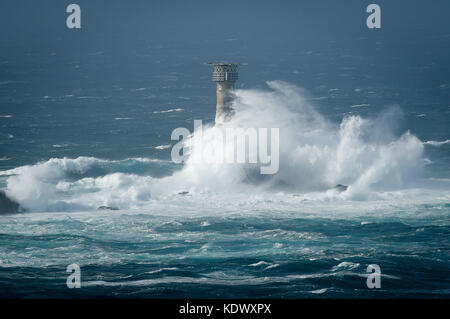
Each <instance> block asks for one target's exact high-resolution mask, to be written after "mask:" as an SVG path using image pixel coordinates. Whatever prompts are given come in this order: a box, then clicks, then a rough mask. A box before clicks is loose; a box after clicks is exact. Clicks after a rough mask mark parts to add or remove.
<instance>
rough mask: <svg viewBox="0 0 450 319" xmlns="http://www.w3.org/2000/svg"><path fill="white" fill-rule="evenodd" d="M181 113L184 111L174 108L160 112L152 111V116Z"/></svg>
mask: <svg viewBox="0 0 450 319" xmlns="http://www.w3.org/2000/svg"><path fill="white" fill-rule="evenodd" d="M182 111H184V109H181V108H176V109H169V110H162V111H153V114H160V113H172V112H182Z"/></svg>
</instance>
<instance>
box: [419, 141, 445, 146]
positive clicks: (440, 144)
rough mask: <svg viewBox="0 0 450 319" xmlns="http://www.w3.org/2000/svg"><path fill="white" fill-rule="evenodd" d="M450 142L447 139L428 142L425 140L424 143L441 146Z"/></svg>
mask: <svg viewBox="0 0 450 319" xmlns="http://www.w3.org/2000/svg"><path fill="white" fill-rule="evenodd" d="M449 143H450V140H445V141H427V142H424V143H423V144H425V145H431V146H436V147H440V146H442V145H445V144H449Z"/></svg>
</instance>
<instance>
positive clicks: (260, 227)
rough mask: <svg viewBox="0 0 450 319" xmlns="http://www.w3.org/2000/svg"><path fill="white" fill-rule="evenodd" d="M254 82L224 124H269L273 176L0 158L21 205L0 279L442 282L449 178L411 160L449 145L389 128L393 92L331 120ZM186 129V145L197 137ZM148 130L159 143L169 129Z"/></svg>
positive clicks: (92, 290) (336, 288)
mask: <svg viewBox="0 0 450 319" xmlns="http://www.w3.org/2000/svg"><path fill="white" fill-rule="evenodd" d="M267 86H268V88H267V89H265V90H261V89H260V90H251V89H250V90H243V89H240V90H237V91H236V99H235V102H234V109H235V111H236V113H235V116H234V117H233V118H232V119H231V120H230V121H229V122H227V123H225V124H224V128H225V127H239V128H250V127H251V128H259V127H264V128H272V127H276V128H279V130H280V144H279V145H280V149H279V171H278V173H276V174H273V175H261V174H260V173H259V166H257V165H254V164H225V163H220V164H204V163H203V164H199V163H196V162H195V161H192V160H190V159H188V160H187V161H186V162H185V163H184V164H176V163H173V162H172V161H171V160H170V158H167V159H157V158H140V157H132V158H124V159H114V160H112V159H105V158H96V157H89V156H79V157H75V158H49V159H48V160H44V161H41V162H38V163H35V164H30V165H24V166H18V167H15V168H11V169H6V170H3V171H0V182H1V185H2V190H3V191H4V193H5V194H6V196H7V197H8V198H9V199H11V200H13V201H14V202H17V203H18V204H19V205H20V213H19V214H15V215H4V216H1V226H0V227H1V228H0V229H1V232H0V236H1V240H0V266H1V270H0V278H1V279H2V280H3V281H4V282H6V285H5V287H6V288H5V290H4V292H2V293H3V294H12V295H17V296H38V295H39V294H41V293H42V294H43V296H44V297H49V296H50V297H51V296H69V297H71V296H101V295H109V296H125V297H183V296H186V294H187V293H188V292H189V293H191V292H192V294H193V296H197V297H248V296H253V297H255V296H264V297H309V296H316V297H317V296H325V297H336V296H338V297H355V296H361V297H369V296H370V297H372V296H375V297H392V296H397V297H402V296H403V297H404V296H411V295H413V296H414V295H417V296H448V295H449V289H448V287H449V285H448V279H446V276H444V273H446V269H448V268H447V267H448V266H449V252H448V247H449V246H448V240H449V236H448V234H449V221H450V218H449V217H450V216H449V215H450V210H449V207H450V192H449V191H448V190H449V185H448V181H447V180H445V179H444V180H437V179H435V178H434V179H433V178H430V177H429V176H427V175H426V173H425V171H424V169H425V168H426V166H427V165H430V162H432V161H433V158H428V157H427V155H426V148H427V147H440V148H444V147H448V146H447V144H448V143H447V142H446V141H443V142H436V141H426V142H423V141H421V140H420V139H419V138H417V137H416V136H415V135H414V132H410V131H408V130H406V131H404V132H402V133H401V134H399V135H398V134H396V132H395V128H396V127H397V124H398V122H399V121H401V120H402V115H403V111H402V109H401V108H400V107H399V106H386V107H385V108H384V110H382V111H380V112H379V113H378V115H377V116H376V117H362V116H359V115H355V114H346V115H344V116H343V117H342V120H341V121H340V123H334V122H331V121H329V120H328V119H327V116H326V115H323V114H321V113H320V112H319V111H318V110H317V108H316V107H315V105H313V104H312V102H311V101H312V100H311V98H309V96H308V93H307V92H306V91H304V90H303V89H301V88H298V87H296V86H294V85H292V84H289V83H286V82H281V81H272V82H267ZM179 110H182V109H181V108H180V109H173V110H170V111H171V112H179ZM168 113H170V112H168ZM172 129H175V127H173V128H172ZM203 129H204V131H203V139H202V141H201V142H202V143H203V148H202V149H205V145H206V148H208V149H210V150H211V152H212V153H215V152H214V150H215V149H217V148H218V147H221V146H222V143H221V141H218V140H217V135H216V134H215V133H214V126H213V124H209V125H204V127H203ZM194 136H195V135H193V136H192V138H191V139H190V140H189V147H190V156H191V158H192V157H193V156H195V154H196V152H199V151H200V150H199V146H198V144H199V143H200V141H199V140H197V139H196V138H195V137H194ZM160 142H161V143H160V144H159V145H163V146H164V147H160V149H168V148H169V147H170V146H169V144H168V143H170V132H168V134H167V137H166V140H164V139H162V140H161V141H160ZM431 142H435V143H431ZM173 143H174V142H172V144H173ZM225 151H226V152H232V151H234V150H233V149H231V148H227V147H226V146H225ZM339 184H341V185H346V186H348V187H347V188H346V189H345V190H342V189H339V188H336V185H339ZM424 261H427V263H424ZM71 263H76V264H79V265H80V266H81V269H82V270H83V274H84V275H83V276H84V277H83V283H82V287H83V289H80V290H79V291H68V289H67V287H65V276H66V274H65V267H67V265H69V264H71ZM369 264H379V265H380V266H381V269H382V273H383V278H384V280H385V286H384V289H382V290H381V292H378V295H377V294H376V293H375V292H374V291H371V290H369V289H367V287H366V286H365V278H366V277H367V275H366V272H365V270H366V267H367V266H368V265H369ZM407 264H409V265H411V266H410V267H411V269H406V268H405V267H406V266H405V265H407ZM430 265H432V266H433V267H431V266H430ZM412 269H413V271H414V272H412ZM18 273H20V274H22V275H23V277H22V278H20V279H18V278H17V277H16V275H17V274H18ZM430 276H431V279H430ZM26 278H35V279H33V281H32V282H29V281H27V280H26ZM413 278H415V279H413ZM13 280H15V281H14V282H13ZM411 282H414V283H413V284H411ZM408 283H409V284H408ZM42 287H46V288H42ZM42 289H43V290H42ZM355 291H357V293H356V294H355Z"/></svg>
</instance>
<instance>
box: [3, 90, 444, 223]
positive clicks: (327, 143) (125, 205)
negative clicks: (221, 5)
mask: <svg viewBox="0 0 450 319" xmlns="http://www.w3.org/2000/svg"><path fill="white" fill-rule="evenodd" d="M268 86H269V88H270V90H268V91H259V90H237V92H236V95H237V99H236V101H235V105H234V106H235V109H236V114H235V116H234V117H233V119H232V120H231V121H230V122H228V123H226V124H224V127H226V126H230V127H242V128H248V127H255V128H258V127H269V128H270V127H277V128H280V170H279V172H278V173H277V174H274V175H271V176H262V175H260V174H259V167H258V166H252V165H253V164H209V165H205V164H195V163H194V162H192V161H190V160H188V161H187V163H185V165H184V167H182V169H181V170H178V171H174V173H173V174H172V175H170V176H166V177H162V178H155V177H152V176H142V175H137V174H134V173H133V172H132V171H129V172H126V173H125V172H123V171H114V169H112V170H110V171H109V173H108V174H107V175H104V176H92V175H89V174H88V172H89V171H90V170H92V169H93V167H96V166H98V165H104V166H108V167H109V166H112V165H115V164H117V161H107V160H101V159H97V158H92V157H79V158H76V159H68V158H63V159H57V158H54V159H50V160H48V161H46V162H41V163H38V164H35V165H27V166H22V167H18V168H15V169H12V170H8V171H2V172H0V176H5V177H7V188H6V190H5V191H6V193H7V195H8V196H9V197H11V198H12V199H14V200H16V201H18V202H19V203H20V204H21V205H22V206H23V207H24V208H25V209H27V210H28V211H74V210H79V211H83V210H92V209H97V207H99V206H109V207H115V208H119V209H124V210H127V209H134V208H140V209H143V208H144V209H148V210H153V211H162V212H164V213H165V214H169V213H179V214H181V213H182V214H193V215H195V214H205V212H207V213H214V212H221V213H224V212H233V211H234V212H236V211H245V212H249V211H253V210H257V209H260V210H262V211H266V212H267V211H271V210H278V211H280V210H281V211H288V212H289V211H296V212H298V211H299V207H301V209H302V213H303V214H304V215H305V216H311V214H316V213H318V212H319V211H320V212H323V211H327V209H328V211H329V212H330V214H335V213H336V212H337V211H339V208H336V209H334V208H333V209H332V210H330V205H329V204H327V203H329V202H334V203H336V202H338V201H348V200H351V201H353V202H352V207H353V206H358V205H357V204H355V202H354V200H355V199H356V200H365V201H367V202H368V203H369V204H367V205H372V210H374V209H377V208H378V207H381V206H380V203H379V200H389V199H395V201H397V202H402V201H404V202H405V203H411V199H413V200H414V199H416V197H417V194H421V198H422V199H424V198H425V199H426V198H427V194H428V193H427V192H425V191H423V190H418V189H410V190H408V191H405V189H406V188H411V186H410V183H411V182H412V181H414V180H415V177H416V174H418V173H420V171H421V168H422V167H423V166H424V164H425V161H424V158H423V154H422V152H423V148H424V146H423V143H422V142H421V141H420V140H419V139H418V138H416V137H415V136H414V135H413V134H411V133H410V132H405V133H404V134H403V135H401V136H400V137H397V136H395V135H394V134H393V133H392V132H391V127H393V126H395V121H396V118H397V115H398V109H396V108H390V109H387V110H386V111H385V112H383V113H382V114H380V116H379V117H378V118H374V119H368V118H362V117H360V116H356V115H352V116H346V117H344V118H343V119H342V122H341V123H340V124H334V123H331V122H329V121H328V120H326V119H325V118H324V117H323V116H322V115H321V114H320V113H318V112H317V111H316V109H315V108H314V106H312V105H311V104H310V103H309V102H308V100H307V99H305V98H304V97H303V93H302V90H301V89H299V88H297V87H295V86H292V85H290V84H287V83H284V82H268ZM181 110H182V109H173V110H167V111H159V112H169V111H170V112H175V111H177V112H178V111H181ZM203 137H204V138H203V144H205V143H206V146H207V147H209V148H211V149H212V150H213V151H214V148H216V147H218V146H219V145H220V146H222V143H219V141H218V140H217V136H216V135H215V134H214V130H213V129H212V128H211V127H206V129H205V130H204V132H203ZM167 138H168V139H169V138H170V136H168V137H167ZM197 142H198V141H197V140H195V138H193V139H191V140H190V141H189V143H190V146H191V156H192V155H194V154H195V152H197V151H198V148H197ZM166 146H167V145H160V146H159V148H162V147H166ZM227 151H232V150H230V149H227ZM135 160H137V161H141V162H142V163H151V162H152V161H161V160H152V159H135ZM337 184H344V185H349V187H348V189H347V190H345V191H341V192H340V191H338V190H336V189H334V186H335V185H337ZM183 192H189V195H190V196H180V195H178V194H179V193H183ZM425 199H424V200H425ZM447 199H448V198H447ZM371 200H375V202H370V201H371ZM443 200H446V199H445V198H444V199H443ZM169 203H170V204H171V205H170V206H169V205H168V204H169ZM200 203H201V204H200ZM311 203H313V204H311ZM321 203H323V205H325V206H326V207H328V208H324V209H323V210H321V209H316V208H318V207H319V206H320V205H322V204H321ZM197 204H199V205H197ZM327 205H328V206H327ZM367 205H365V206H364V207H367ZM373 205H375V206H373ZM343 210H344V211H346V213H347V214H348V212H349V206H348V205H347V204H345V206H344V208H343ZM362 211H363V212H364V209H362ZM366 212H367V211H366ZM336 215H339V214H337V213H336Z"/></svg>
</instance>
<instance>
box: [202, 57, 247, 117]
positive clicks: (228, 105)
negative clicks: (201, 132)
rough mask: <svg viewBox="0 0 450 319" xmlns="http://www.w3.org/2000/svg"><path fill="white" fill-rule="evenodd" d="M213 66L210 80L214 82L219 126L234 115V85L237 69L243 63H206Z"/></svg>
mask: <svg viewBox="0 0 450 319" xmlns="http://www.w3.org/2000/svg"><path fill="white" fill-rule="evenodd" d="M208 64H209V65H212V66H214V71H213V74H212V80H213V81H214V82H216V95H217V106H216V120H215V121H216V124H220V123H223V122H226V121H227V120H229V119H230V118H231V117H232V116H233V113H234V110H233V105H232V104H233V98H234V83H235V82H236V81H237V79H238V72H237V68H238V66H239V65H245V63H228V62H218V63H208Z"/></svg>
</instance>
